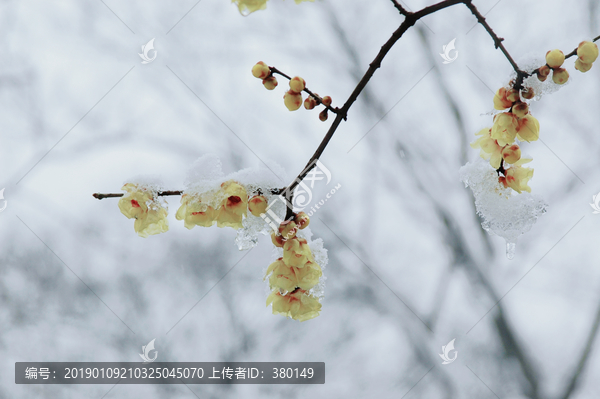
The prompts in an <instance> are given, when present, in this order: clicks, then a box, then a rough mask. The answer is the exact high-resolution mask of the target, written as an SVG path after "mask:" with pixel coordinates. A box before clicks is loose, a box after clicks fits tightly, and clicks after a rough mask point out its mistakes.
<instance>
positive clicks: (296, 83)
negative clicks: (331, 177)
mask: <svg viewBox="0 0 600 399" xmlns="http://www.w3.org/2000/svg"><path fill="white" fill-rule="evenodd" d="M305 86H306V82H304V79H302V78H301V77H300V76H296V77H294V78H292V79H291V80H290V90H291V91H293V92H296V93H300V92H301V91H302V90H304V87H305Z"/></svg>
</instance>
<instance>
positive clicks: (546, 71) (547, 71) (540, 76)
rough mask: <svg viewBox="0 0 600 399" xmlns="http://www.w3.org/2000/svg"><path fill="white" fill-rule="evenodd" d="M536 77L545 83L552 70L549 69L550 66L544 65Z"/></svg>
mask: <svg viewBox="0 0 600 399" xmlns="http://www.w3.org/2000/svg"><path fill="white" fill-rule="evenodd" d="M536 75H537V78H538V79H539V81H540V82H543V81H545V80H546V78H547V77H548V75H550V68H548V65H543V66H541V67H539V68H538V70H537V72H536Z"/></svg>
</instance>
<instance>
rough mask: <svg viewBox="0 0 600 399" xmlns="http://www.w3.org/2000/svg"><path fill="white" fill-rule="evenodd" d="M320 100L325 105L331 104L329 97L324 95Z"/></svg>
mask: <svg viewBox="0 0 600 399" xmlns="http://www.w3.org/2000/svg"><path fill="white" fill-rule="evenodd" d="M321 102H322V103H323V105H325V106H330V105H331V97H329V96H325V97H323V99H322V100H321Z"/></svg>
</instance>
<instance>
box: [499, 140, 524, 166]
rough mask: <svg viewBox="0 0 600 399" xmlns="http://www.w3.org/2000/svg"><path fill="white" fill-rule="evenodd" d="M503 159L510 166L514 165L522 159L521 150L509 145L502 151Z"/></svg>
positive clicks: (516, 146)
mask: <svg viewBox="0 0 600 399" xmlns="http://www.w3.org/2000/svg"><path fill="white" fill-rule="evenodd" d="M502 158H504V161H505V162H506V163H509V164H513V163H515V162H517V161H518V160H519V159H521V149H520V148H519V146H518V145H516V144H513V145H507V146H506V147H504V148H503V149H502Z"/></svg>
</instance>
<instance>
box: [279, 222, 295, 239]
mask: <svg viewBox="0 0 600 399" xmlns="http://www.w3.org/2000/svg"><path fill="white" fill-rule="evenodd" d="M297 232H298V227H297V226H296V222H294V221H293V220H286V221H285V222H281V224H280V225H279V234H281V236H282V237H283V239H284V241H285V240H289V239H290V238H294V237H296V233H297Z"/></svg>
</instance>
